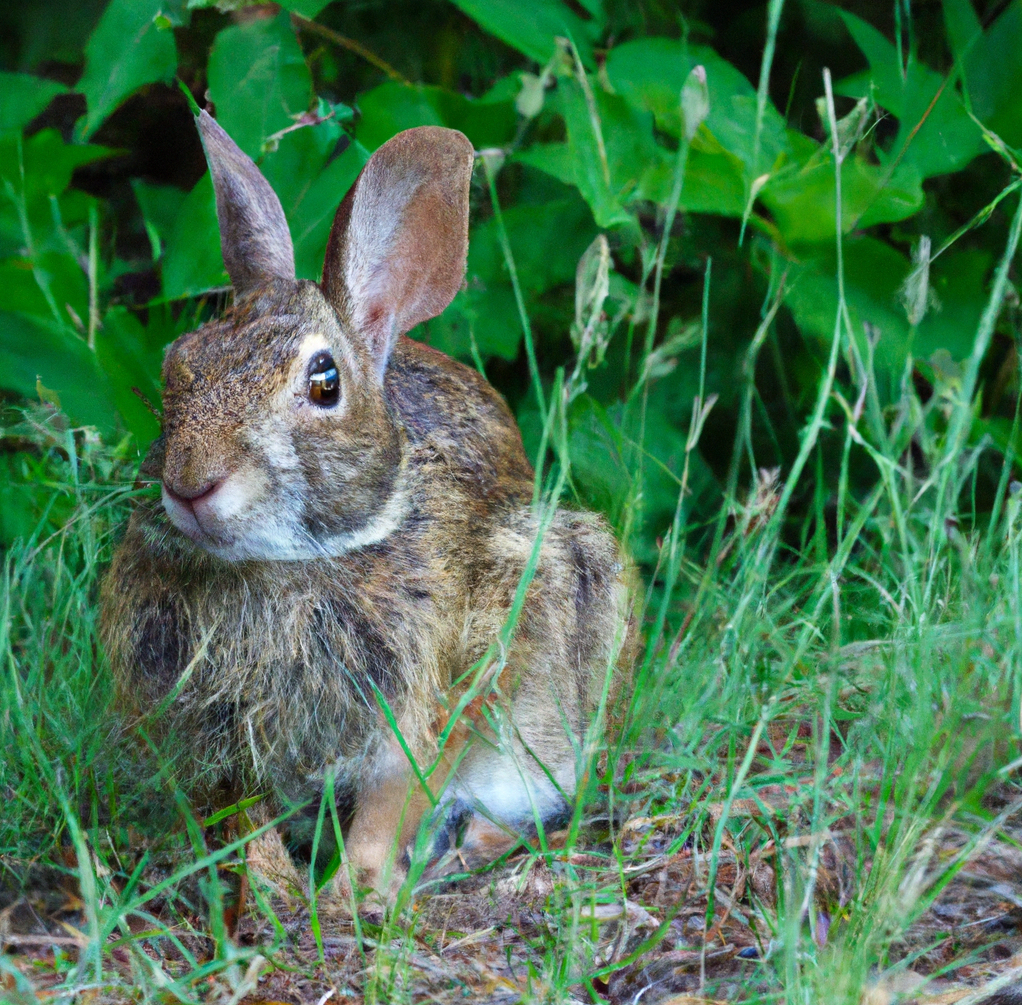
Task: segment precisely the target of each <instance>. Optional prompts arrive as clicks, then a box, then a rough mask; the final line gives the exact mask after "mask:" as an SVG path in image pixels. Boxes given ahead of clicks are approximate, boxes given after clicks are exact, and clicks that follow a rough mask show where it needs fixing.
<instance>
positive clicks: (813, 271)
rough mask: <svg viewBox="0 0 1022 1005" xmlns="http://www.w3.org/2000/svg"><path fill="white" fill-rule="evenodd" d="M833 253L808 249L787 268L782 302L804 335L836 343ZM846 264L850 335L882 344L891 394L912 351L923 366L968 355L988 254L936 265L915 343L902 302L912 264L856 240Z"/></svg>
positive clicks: (879, 358)
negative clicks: (942, 356)
mask: <svg viewBox="0 0 1022 1005" xmlns="http://www.w3.org/2000/svg"><path fill="white" fill-rule="evenodd" d="M834 254H835V253H834V248H833V246H832V245H831V243H830V242H827V243H826V244H824V245H818V246H816V247H815V248H806V249H804V253H803V254H802V255H801V256H800V260H799V262H798V263H797V264H795V263H793V264H792V265H791V266H790V269H791V272H790V275H789V280H790V283H789V292H788V295H787V296H786V298H785V302H786V303H787V305H788V307H789V308H790V309H791V311H792V315H793V316H794V318H795V322H796V323H797V324H798V326H799V328H800V329H801V330H802V331H803V333H806V334H812V335H814V336H816V337H817V338H819V339H820V340H822V341H824V342H829V340H830V339H831V338H832V337H833V334H834V321H835V318H836V315H837V303H838V301H837V279H836V262H835V257H834ZM844 262H845V297H846V300H847V303H848V308H849V313H850V315H851V319H852V331H853V333H854V335H855V337H856V338H857V339H859V340H860V345H861V346H862V347H863V348H864V347H865V346H864V343H863V342H862V340H863V339H864V338H865V335H866V331H867V327H866V326H868V330H869V332H870V333H871V334H872V335H873V336H874V337H879V341H878V342H877V345H876V350H875V353H876V356H875V359H876V366H877V371H878V373H881V374H884V375H886V377H887V378H888V384H887V387H888V389H890V390H891V391H895V390H896V384H897V381H898V380H900V378H901V374H902V372H903V369H904V365H905V359H906V356H907V355H908V353H910V352H911V353H912V355H913V356H915V357H916V358H919V359H929V358H930V357H932V356H933V354H934V353H936V352H938V351H943V352H946V353H948V354H949V355H950V358H951V359H953V360H962V359H965V357H966V356H968V354H969V353H970V351H971V350H972V342H973V338H974V337H975V332H976V327H977V325H978V324H979V319H980V315H981V314H982V312H983V308H984V306H985V304H986V300H987V289H986V285H987V280H988V277H989V275H990V268H991V265H992V256H991V255H990V254H989V253H988V252H986V251H975V250H965V251H961V252H954V251H951V252H948V253H946V254H945V255H942V256H941V257H940V258H938V259H937V260H936V261H935V262H934V263H933V265H932V266H931V270H930V284H931V288H932V290H933V292H934V294H935V296H936V302H935V304H934V305H933V306H931V308H930V309H929V311H928V312H927V314H926V316H925V317H924V318H923V320H922V322H921V323H920V325H919V327H918V328H917V330H916V333H915V339H914V341H912V340H911V331H910V326H909V323H908V318H907V317H906V314H905V309H904V306H903V304H902V303H901V299H900V295H899V294H900V289H901V285H902V283H903V282H904V280H905V277H906V276H907V275H908V273H909V270H910V269H911V267H912V266H911V263H910V262H909V260H908V259H907V258H905V257H904V256H903V255H901V254H900V253H899V252H897V251H895V250H894V249H893V248H892V247H890V245H888V244H885V243H884V242H882V241H878V240H876V239H875V238H872V237H857V238H852V239H846V240H845V245H844Z"/></svg>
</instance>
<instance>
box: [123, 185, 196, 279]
mask: <svg viewBox="0 0 1022 1005" xmlns="http://www.w3.org/2000/svg"><path fill="white" fill-rule="evenodd" d="M131 187H132V190H133V191H134V193H135V198H136V199H137V200H138V205H139V208H140V209H141V210H142V220H143V221H144V223H145V228H146V233H147V234H148V235H149V242H150V244H151V245H152V248H153V261H157V260H158V259H159V258H160V256H161V255H162V254H163V248H164V247H166V244H167V241H168V240H170V235H171V234H172V233H173V232H174V228H175V227H176V226H177V219H178V216H179V214H180V212H181V205H182V203H183V202H184V200H185V194H186V193H185V192H183V191H182V190H181V189H179V188H177V187H176V186H174V185H150V184H149V183H148V182H144V181H142V180H141V179H140V178H132V179H131Z"/></svg>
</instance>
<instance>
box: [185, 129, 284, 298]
mask: <svg viewBox="0 0 1022 1005" xmlns="http://www.w3.org/2000/svg"><path fill="white" fill-rule="evenodd" d="M195 123H196V125H197V126H198V127H199V136H200V137H201V138H202V146H203V149H204V150H205V151H206V161H207V163H208V164H209V173H210V174H211V175H212V176H213V190H214V192H215V193H216V215H217V219H218V220H219V221H220V249H221V251H223V255H224V265H226V266H227V274H228V275H229V276H230V277H231V282H232V283H233V284H234V292H235V295H236V296H239V297H240V296H243V295H244V294H245V293H247V292H248V291H249V290H251V289H254V288H256V287H259V286H262V285H263V284H264V283H266V282H268V281H269V280H272V279H292V280H293V279H294V278H295V253H294V248H293V246H292V244H291V233H290V231H289V230H288V229H287V220H286V219H285V218H284V210H283V209H282V208H281V205H280V200H279V199H278V198H277V194H276V192H274V191H273V189H272V188H270V183H269V182H268V181H267V180H266V179H265V178H264V177H263V175H262V173H261V172H260V170H259V168H257V167H256V166H255V164H254V163H253V161H252V158H251V157H249V156H248V155H247V154H246V153H244V151H242V150H241V148H240V147H239V146H238V145H237V143H235V142H234V140H232V139H231V138H230V136H228V135H227V133H225V132H224V130H223V129H222V128H221V127H220V126H219V125H218V124H217V122H216V120H215V119H214V118H213V117H212V116H211V115H210V114H209V113H208V112H206V111H202V112H199V114H198V115H197V116H196V117H195Z"/></svg>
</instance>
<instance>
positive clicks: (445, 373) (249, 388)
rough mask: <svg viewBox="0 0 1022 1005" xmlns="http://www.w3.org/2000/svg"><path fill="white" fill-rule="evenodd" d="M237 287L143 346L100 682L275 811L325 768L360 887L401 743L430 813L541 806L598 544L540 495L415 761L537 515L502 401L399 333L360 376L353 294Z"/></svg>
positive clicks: (519, 815)
mask: <svg viewBox="0 0 1022 1005" xmlns="http://www.w3.org/2000/svg"><path fill="white" fill-rule="evenodd" d="M210 121H211V120H210ZM436 132H440V131H436ZM404 135H407V134H404ZM207 140H208V137H207ZM228 142H229V141H228ZM211 163H212V158H211ZM249 163H251V162H249ZM371 163H372V162H371ZM252 170H253V171H254V170H255V169H254V166H253V168H252ZM214 174H215V171H214ZM220 195H221V193H220V191H219V189H218V198H219V197H220ZM348 201H350V200H348ZM357 209H358V207H357V206H356V214H357ZM342 211H343V207H342ZM349 213H350V208H349ZM341 216H342V214H341V213H339V214H338V217H339V219H340V218H341ZM223 226H224V222H223V218H222V228H223ZM353 226H354V225H353ZM225 242H226V238H225ZM227 250H228V249H227V247H226V244H225V258H227V257H228V256H227ZM462 261H463V259H462ZM329 262H330V259H329V254H328V266H329ZM229 264H230V263H229ZM232 274H233V273H232ZM459 281H460V280H459ZM236 285H237V280H236ZM243 293H244V294H245V295H243V296H242V297H241V299H240V300H239V303H238V305H237V306H236V307H235V309H234V310H233V311H232V312H231V313H230V314H228V316H227V317H226V318H224V319H223V320H221V321H219V322H212V323H210V324H208V325H206V326H204V327H203V328H201V329H199V330H198V331H196V332H193V333H191V334H189V335H186V336H184V337H182V338H181V339H179V340H178V342H176V343H175V344H174V345H173V346H172V347H171V349H170V350H169V351H168V354H167V359H166V362H165V365H164V380H165V386H166V392H165V397H164V405H165V415H164V429H163V435H162V436H161V439H160V440H159V441H158V443H157V445H156V446H155V447H154V448H153V451H152V452H151V454H150V457H149V458H148V459H147V464H146V470H147V471H148V473H149V474H150V475H151V476H153V477H157V478H159V479H160V480H161V481H162V482H163V485H164V497H163V500H162V503H157V502H155V501H153V502H145V503H142V504H140V505H139V507H138V508H137V510H136V512H135V513H134V515H133V517H132V520H131V523H130V526H129V529H128V533H127V536H126V538H125V540H124V542H123V544H122V545H121V547H120V548H119V550H118V552H117V555H116V557H115V561H114V564H113V567H112V569H111V572H110V574H109V576H108V578H107V580H106V583H105V585H104V595H103V606H104V611H103V633H104V640H105V644H106V647H107V650H108V652H109V654H110V657H111V660H112V663H113V665H114V668H115V670H116V672H117V674H118V677H119V680H120V682H121V686H122V691H123V693H124V694H125V696H126V697H127V699H128V700H129V701H130V702H131V703H133V704H134V705H135V707H136V708H138V709H139V710H142V711H146V710H152V709H153V708H155V707H160V706H161V703H162V705H163V707H164V708H163V711H162V712H161V719H162V724H163V725H165V726H170V727H172V728H174V729H175V730H176V731H177V733H178V734H179V735H180V736H181V737H182V738H183V739H185V740H186V741H187V742H189V743H192V744H194V748H193V750H194V752H193V757H192V760H193V762H194V766H195V771H196V773H197V774H198V775H200V776H201V777H202V781H203V782H204V783H205V787H206V790H207V791H215V790H220V791H224V790H226V792H227V793H229V794H230V795H231V796H239V795H241V794H244V793H245V792H251V791H253V790H255V789H259V788H265V787H268V788H269V790H270V791H271V792H272V793H273V794H274V797H275V801H276V802H277V803H278V804H286V803H288V802H292V801H300V800H305V799H308V798H310V797H315V796H316V795H317V793H318V792H319V791H321V789H322V784H323V778H324V775H325V772H326V771H328V770H333V771H335V772H336V794H337V799H338V804H339V806H340V807H341V809H342V816H343V817H344V818H345V822H346V823H350V830H349V835H348V840H347V845H348V849H349V853H350V854H351V855H352V857H353V858H354V859H355V860H356V864H357V865H358V866H360V867H361V868H362V869H363V870H364V875H365V878H366V879H367V880H368V881H369V882H373V883H379V882H380V876H381V875H382V870H383V867H384V864H385V859H386V856H387V853H388V851H389V849H390V848H391V846H392V845H393V844H394V840H395V838H398V839H399V840H401V841H404V842H407V840H408V839H409V838H410V836H411V835H413V834H414V832H415V829H416V827H417V825H418V823H419V820H420V819H421V817H422V814H423V813H424V812H426V811H427V810H428V809H429V807H430V805H431V802H432V798H433V797H427V796H426V794H425V793H424V792H423V791H422V786H421V785H420V784H419V783H418V782H416V781H415V776H414V774H413V772H412V769H411V768H410V765H409V761H408V754H409V753H410V754H412V755H413V756H414V757H415V759H416V761H417V762H418V763H419V765H421V766H422V767H423V768H425V767H426V766H427V765H430V764H432V763H433V762H434V761H435V760H437V758H438V755H439V756H440V767H439V768H438V769H437V770H435V771H434V772H433V774H432V775H431V777H430V782H429V785H430V788H431V789H433V790H435V791H437V792H440V793H441V795H440V803H441V805H443V804H445V803H449V802H450V801H452V800H457V801H458V803H459V804H462V805H466V806H468V807H472V806H475V807H476V808H480V809H482V811H483V812H484V813H485V814H487V815H488V816H489V817H490V818H492V819H493V820H494V821H495V822H496V823H498V824H503V825H506V826H508V827H510V828H513V829H514V828H520V827H521V826H523V825H525V826H527V825H528V824H529V823H531V822H532V821H533V819H535V818H536V817H537V816H538V817H539V818H540V819H549V818H550V817H551V816H553V815H556V814H557V813H558V812H559V811H560V810H561V809H563V807H564V805H565V797H570V796H571V794H572V793H573V792H574V789H575V783H576V771H577V765H578V763H579V761H578V758H579V750H578V745H579V742H580V740H581V737H582V736H583V734H584V731H585V729H586V726H587V724H588V722H589V721H590V718H591V716H592V713H593V711H594V710H595V709H596V707H597V706H598V704H599V703H600V701H601V697H605V696H607V695H612V694H613V692H614V688H615V686H616V675H615V673H614V668H615V665H616V664H617V663H619V662H621V661H622V660H623V659H624V658H626V657H621V656H620V653H621V651H622V649H627V644H626V638H625V636H626V634H628V633H627V626H628V623H629V622H628V619H629V615H628V610H627V603H628V591H627V589H626V584H625V577H624V574H623V570H622V565H621V563H620V560H619V557H618V549H617V546H616V543H615V541H614V539H613V536H612V535H611V534H610V533H609V531H608V530H607V529H606V528H605V526H604V525H603V524H602V522H601V521H600V520H599V519H598V518H597V517H595V516H593V515H590V514H584V513H574V512H567V511H558V512H557V514H556V515H555V517H554V518H553V520H552V521H551V523H550V525H549V526H548V527H547V528H546V529H545V531H544V533H543V537H542V545H541V549H540V552H539V558H538V563H537V565H536V568H535V575H534V578H533V580H532V582H531V585H530V586H529V589H528V592H527V594H526V598H525V603H524V605H523V607H522V610H521V615H520V618H519V620H518V624H517V627H516V630H515V632H514V634H513V637H512V641H511V644H510V648H509V649H508V651H507V652H506V653H504V652H497V653H495V654H494V653H491V667H492V669H491V668H490V667H486V666H484V667H483V669H482V670H481V671H480V672H481V673H482V674H483V675H484V676H483V677H479V679H476V680H475V684H474V690H473V692H472V694H473V695H475V697H474V700H472V701H471V702H469V703H468V706H467V707H466V708H465V709H464V714H463V715H462V716H461V718H460V720H459V721H457V722H456V723H455V725H454V728H453V731H449V732H450V733H451V738H450V739H449V740H448V741H447V742H446V744H445V745H444V746H443V750H442V753H441V750H440V746H439V744H438V737H439V736H440V735H441V733H442V731H443V730H444V728H445V727H446V726H447V725H448V722H449V720H450V719H451V718H452V713H454V712H455V708H456V706H457V704H458V700H459V697H460V696H461V695H463V694H464V691H465V689H466V688H468V687H470V686H473V678H472V676H471V675H468V673H467V672H468V671H469V670H470V669H471V668H472V667H473V666H474V665H476V664H477V663H478V662H479V661H480V660H481V659H482V657H484V655H485V654H486V653H487V651H488V650H489V649H490V648H491V646H493V644H494V643H495V642H496V641H497V639H498V637H499V635H500V632H501V629H502V627H503V625H504V624H505V621H506V620H507V618H508V615H509V613H510V612H511V610H512V607H513V604H514V600H515V594H516V590H517V588H518V584H519V581H520V580H521V578H522V575H523V573H524V572H525V571H526V567H527V565H528V563H529V559H530V555H531V553H532V550H533V545H534V542H535V540H536V538H537V532H538V530H539V528H538V526H537V521H536V517H535V515H534V512H533V507H532V505H531V499H532V485H533V482H532V471H531V468H530V466H529V463H528V461H527V459H526V457H525V454H524V451H523V448H522V443H521V437H520V434H519V432H518V429H517V427H516V425H515V422H514V419H513V417H512V415H511V413H510V411H509V410H508V408H507V406H506V404H505V403H504V401H503V399H501V398H500V396H499V395H498V394H497V393H496V392H495V391H494V390H493V389H492V388H491V387H490V385H489V384H487V383H486V381H485V380H483V378H482V377H480V376H479V375H478V374H477V373H476V372H475V371H473V370H470V369H468V368H467V367H464V366H462V365H461V364H459V363H457V362H455V361H453V360H451V359H449V358H448V357H446V356H444V355H443V354H441V353H438V352H436V351H434V350H431V349H429V348H427V347H425V346H422V345H420V344H418V343H416V342H413V341H411V340H409V339H406V338H399V339H396V340H394V341H392V342H391V344H390V346H389V348H388V349H387V355H386V358H385V371H383V372H382V373H379V376H378V377H377V378H374V377H373V373H374V372H376V371H377V368H378V365H379V364H378V360H377V358H376V356H375V355H374V354H372V353H370V352H365V351H364V346H362V345H361V344H359V342H358V341H357V340H355V339H353V338H352V337H351V336H350V331H349V324H348V319H349V318H350V316H351V313H352V312H353V311H354V310H355V308H352V307H350V305H348V304H347V302H346V301H343V300H342V304H344V305H345V307H346V309H339V308H338V305H337V301H338V300H339V299H340V298H338V297H337V296H334V297H333V298H331V297H330V291H329V289H328V290H327V291H326V292H325V293H324V292H323V291H321V289H320V287H318V286H317V285H315V284H313V283H310V282H307V281H294V280H291V279H287V278H286V277H283V276H270V277H269V278H267V277H262V279H261V281H260V282H259V283H257V284H255V287H254V289H252V290H249V291H243ZM356 307H357V305H356ZM329 353H332V354H333V356H336V357H337V358H343V361H344V362H343V363H342V364H341V365H339V366H337V367H336V368H335V370H334V371H330V370H329V368H327V369H326V370H324V367H325V364H323V363H322V362H321V360H322V358H323V357H324V355H325V354H329ZM310 360H311V362H310ZM330 363H331V364H333V358H332V357H331V358H330ZM317 366H318V367H319V368H320V370H324V372H333V373H334V377H337V373H336V371H337V370H340V371H341V374H342V378H341V379H340V380H339V383H340V385H341V390H340V391H339V392H337V393H338V397H339V402H338V403H337V404H331V405H330V407H329V408H322V407H317V405H315V404H314V405H311V406H310V404H309V401H308V400H306V394H305V388H306V387H307V386H308V382H309V380H313V381H316V380H320V374H319V372H316V373H314V374H313V376H312V377H308V376H307V373H312V372H313V370H314V369H315V368H316V367H317ZM338 423H340V425H338ZM210 486H212V487H210ZM488 670H489V672H488ZM494 670H495V671H499V672H496V673H495V672H493V671H494ZM477 692H478V694H477ZM385 709H386V710H388V711H389V712H391V713H393V716H394V717H395V719H396V722H397V725H398V726H399V729H400V734H401V738H400V739H399V738H398V737H397V736H396V735H395V732H394V730H393V728H392V727H391V726H390V725H389V724H388V722H387V717H386V715H385V713H384V710H385ZM402 743H403V744H404V745H406V746H407V748H408V750H407V751H406V750H405V749H403V746H402ZM455 765H456V769H455V770H454V773H453V775H452V776H451V778H450V779H449V780H448V777H447V776H448V774H449V773H450V769H451V768H452V767H454V766H455ZM445 782H448V784H447V785H446V787H444V783H445ZM416 790H418V791H416ZM409 793H411V796H410V797H409ZM409 798H411V802H410V803H409V806H408V809H407V810H406V801H407V800H408V799H409Z"/></svg>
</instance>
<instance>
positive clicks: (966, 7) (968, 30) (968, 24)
mask: <svg viewBox="0 0 1022 1005" xmlns="http://www.w3.org/2000/svg"><path fill="white" fill-rule="evenodd" d="M944 26H945V28H946V29H947V37H948V42H949V43H950V44H951V52H952V53H953V54H954V57H955V59H956V60H957V61H958V62H959V63H960V64H964V61H965V59H966V58H967V57H968V55H969V52H970V50H971V49H972V46H973V45H974V44H975V43H976V42H977V41H979V39H980V38H981V37H982V35H983V26H982V25H981V24H980V21H979V18H978V17H977V16H976V11H975V9H974V8H973V6H972V0H944Z"/></svg>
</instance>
